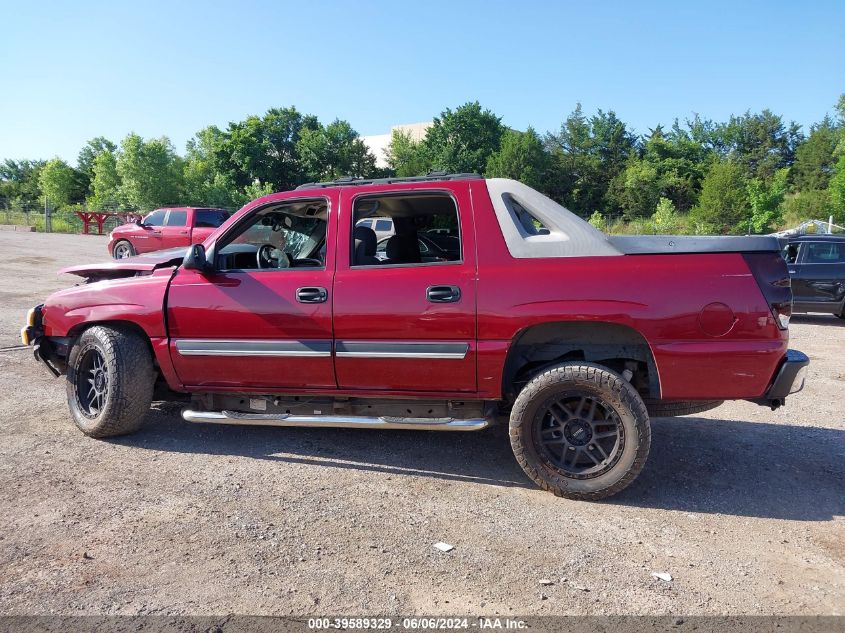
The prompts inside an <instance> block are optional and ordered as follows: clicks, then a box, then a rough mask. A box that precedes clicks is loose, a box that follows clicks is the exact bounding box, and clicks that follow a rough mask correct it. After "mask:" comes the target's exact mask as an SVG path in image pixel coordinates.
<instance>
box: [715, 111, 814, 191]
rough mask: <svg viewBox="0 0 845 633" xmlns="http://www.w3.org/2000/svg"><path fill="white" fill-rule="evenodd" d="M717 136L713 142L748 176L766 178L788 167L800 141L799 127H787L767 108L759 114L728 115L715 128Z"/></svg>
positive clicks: (793, 124)
mask: <svg viewBox="0 0 845 633" xmlns="http://www.w3.org/2000/svg"><path fill="white" fill-rule="evenodd" d="M716 134H717V135H718V136H719V137H720V139H719V141H718V142H717V145H719V146H720V147H722V148H723V150H727V153H725V152H724V151H723V152H722V155H723V156H726V157H727V156H729V157H731V158H732V159H733V160H734V161H736V162H738V163H739V164H741V165H742V166H743V167H744V169H745V173H746V175H747V176H748V177H751V178H761V179H763V180H769V179H771V178H772V176H774V173H775V172H776V171H777V170H778V169H781V168H782V167H789V166H790V165H792V163H793V162H794V160H795V148H796V147H797V146H798V144H799V143H800V142H801V140H802V135H801V131H800V126H799V125H798V124H797V123H795V122H792V123H790V124H789V125H788V126H787V125H785V124H784V123H783V119H782V118H781V117H780V116H778V115H776V114H774V113H772V112H771V111H770V110H763V111H762V112H760V113H759V114H752V113H751V112H750V111H748V112H746V113H745V114H744V115H742V116H732V117H731V118H730V120H729V121H728V122H727V123H725V124H722V125H720V126H718V127H717V130H716Z"/></svg>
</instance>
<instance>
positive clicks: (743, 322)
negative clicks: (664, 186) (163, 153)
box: [22, 174, 808, 499]
mask: <svg viewBox="0 0 845 633" xmlns="http://www.w3.org/2000/svg"><path fill="white" fill-rule="evenodd" d="M367 218H375V219H378V218H390V219H391V220H392V225H393V231H394V234H393V235H392V236H391V237H390V238H389V240H388V242H387V245H386V248H385V253H384V256H383V257H382V258H377V257H376V243H377V239H376V235H375V233H374V232H373V230H372V228H369V227H368V226H367V224H368V223H366V222H363V220H365V219H367ZM369 224H372V223H369ZM425 233H429V234H439V235H451V236H454V237H455V238H456V239H457V240H458V241H459V243H460V248H459V249H454V252H453V253H452V254H450V256H449V258H448V259H446V260H445V261H444V260H443V258H438V259H437V260H436V261H430V260H429V259H427V258H426V257H424V256H423V254H422V253H421V250H420V243H421V240H420V236H421V235H423V234H425ZM64 272H68V273H72V274H75V275H79V276H81V277H83V278H85V280H86V283H82V284H79V285H77V286H75V287H73V288H69V289H67V290H63V291H60V292H57V293H55V294H53V295H52V296H51V297H49V298H48V299H47V300H46V301H45V303H44V304H43V305H39V306H37V307H36V308H34V309H33V310H31V311H30V313H29V315H28V323H27V326H26V327H25V328H24V329H23V331H22V337H23V339H24V342H25V343H27V344H31V345H33V346H34V348H35V355H36V357H37V358H38V359H40V360H41V361H43V362H44V363H45V364H46V365H47V367H49V368H50V369H51V371H53V372H54V373H55V374H56V375H57V376H58V375H61V374H64V375H65V376H66V380H65V382H66V388H67V398H68V404H69V407H70V411H71V414H72V416H73V419H74V421H75V422H76V424H77V426H78V427H79V428H80V429H81V430H82V431H83V432H84V433H86V434H87V435H90V436H92V437H106V436H111V435H119V434H124V433H129V432H132V431H134V430H136V429H137V428H138V427H139V426H140V424H141V422H142V419H143V417H144V415H145V412H146V411H147V410H148V409H149V406H150V403H151V401H153V400H171V401H178V402H183V403H184V406H185V408H184V410H183V413H182V415H183V417H184V419H185V420H187V421H189V422H200V423H222V424H265V425H278V426H309V427H323V426H326V427H333V426H342V427H355V428H379V429H399V428H401V429H422V430H451V431H474V430H480V429H483V428H485V427H487V426H488V425H490V424H493V423H495V422H497V421H500V420H501V421H502V422H503V423H508V424H509V437H510V441H511V444H512V447H513V451H514V454H515V456H516V459H517V460H518V461H519V463H520V465H521V466H522V467H523V469H524V470H525V472H526V473H527V474H528V476H529V477H530V478H531V479H533V480H534V481H535V482H536V483H537V484H538V485H539V486H541V487H542V488H544V489H546V490H549V491H551V492H554V493H555V494H558V495H562V496H565V497H570V498H576V499H599V498H602V497H606V496H609V495H611V494H614V493H616V492H618V491H620V490H622V489H623V488H624V487H625V486H627V485H628V484H629V483H630V482H631V481H632V480H633V479H634V478H635V477H636V475H637V474H638V473H639V471H640V470H641V469H642V467H643V464H644V463H645V460H646V457H647V455H648V451H649V445H650V441H651V433H650V426H649V416H650V415H652V416H674V415H685V414H690V413H696V412H700V411H704V410H706V409H710V408H713V407H715V406H718V404H720V403H721V401H724V400H728V399H744V400H751V401H754V402H758V403H760V404H764V405H769V406H771V407H773V408H775V407H777V406H779V405H781V404H782V403H783V402H784V399H785V398H786V396H787V395H789V394H790V393H794V392H796V391H798V390H800V389H801V388H802V387H803V383H804V375H805V373H806V367H807V364H808V359H807V357H806V356H805V355H803V354H801V353H800V352H797V351H793V350H788V349H787V342H788V330H787V328H788V323H789V316H790V312H791V301H792V293H791V289H790V285H789V276H788V273H787V269H786V265H785V263H784V261H783V259H782V258H781V257H780V255H779V253H778V243H777V241H776V240H775V239H774V238H767V237H728V238H718V237H674V236H637V237H610V236H606V235H604V234H603V233H601V232H600V231H598V230H596V229H595V228H593V227H592V226H591V225H589V224H588V223H586V222H584V221H583V220H581V219H580V218H578V217H576V216H575V215H573V214H571V213H570V212H568V211H567V210H566V209H564V208H563V207H561V206H560V205H558V204H557V203H555V202H553V201H552V200H550V199H549V198H546V197H545V196H543V195H541V194H540V193H538V192H536V191H534V190H532V189H530V188H529V187H526V186H525V185H522V184H520V183H518V182H515V181H512V180H505V179H488V180H485V179H483V178H480V177H478V176H474V175H468V174H458V175H446V174H431V175H429V176H427V177H420V178H410V179H384V180H373V181H366V180H351V179H343V180H339V181H334V182H330V183H315V184H309V185H303V186H302V187H300V188H298V189H297V190H295V191H290V192H284V193H278V194H273V195H270V196H266V197H263V198H260V199H258V200H255V201H254V202H252V203H250V204H248V205H246V206H245V207H244V208H243V209H242V210H241V211H239V212H238V213H237V214H235V215H234V216H233V217H232V218H231V219H229V220H228V221H227V222H226V223H225V224H224V225H223V226H222V227H220V228H219V229H218V230H217V231H215V232H214V233H213V234H212V235H211V236H209V237H208V238H207V239H206V240H205V242H204V243H203V244H197V245H194V246H191V247H190V248H189V249H188V251H187V253H186V252H185V250H184V249H179V250H174V251H162V252H159V253H151V254H148V255H142V256H137V257H130V258H127V259H123V260H120V261H112V262H109V263H106V264H102V265H94V266H77V267H74V268H70V269H66V270H65V271H64ZM505 421H507V422H505ZM327 441H331V439H330V438H327Z"/></svg>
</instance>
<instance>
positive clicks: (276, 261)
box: [256, 244, 290, 268]
mask: <svg viewBox="0 0 845 633" xmlns="http://www.w3.org/2000/svg"><path fill="white" fill-rule="evenodd" d="M256 258H257V259H258V267H259V268H290V256H289V255H288V254H287V253H286V252H284V251H282V250H279V249H278V248H276V247H275V246H273V245H272V244H262V245H261V246H259V247H258V251H256Z"/></svg>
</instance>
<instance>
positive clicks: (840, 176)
mask: <svg viewBox="0 0 845 633" xmlns="http://www.w3.org/2000/svg"><path fill="white" fill-rule="evenodd" d="M829 192H830V208H831V213H832V214H833V218H834V221H835V222H836V223H837V224H840V225H842V224H845V155H843V156H842V157H841V158H840V159H839V161H838V162H837V163H836V170H835V172H834V174H833V177H831V179H830V187H829Z"/></svg>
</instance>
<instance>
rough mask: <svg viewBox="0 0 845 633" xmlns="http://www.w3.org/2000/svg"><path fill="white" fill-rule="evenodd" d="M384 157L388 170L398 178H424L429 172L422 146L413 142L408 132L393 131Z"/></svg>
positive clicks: (429, 165)
mask: <svg viewBox="0 0 845 633" xmlns="http://www.w3.org/2000/svg"><path fill="white" fill-rule="evenodd" d="M384 156H385V159H386V161H387V166H388V168H389V169H390V170H391V171H393V173H395V174H396V175H397V176H399V177H406V176H424V175H425V174H427V173H428V172H429V171H431V162H430V161H429V158H428V156H427V155H426V152H425V148H424V147H423V144H422V143H421V142H417V141H414V139H413V138H412V137H411V133H410V132H403V131H402V130H393V132H392V134H391V135H390V145H388V146H387V149H386V150H385V153H384Z"/></svg>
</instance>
